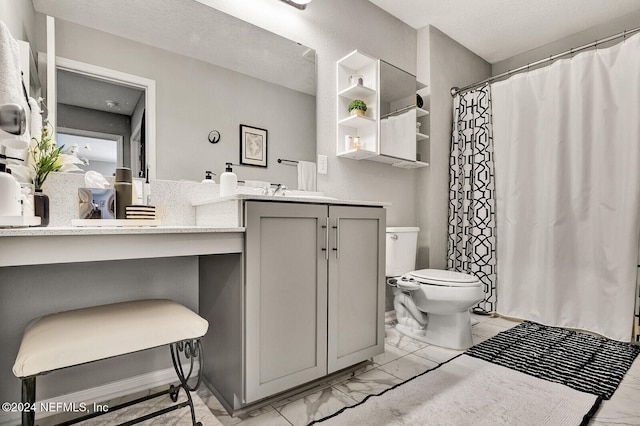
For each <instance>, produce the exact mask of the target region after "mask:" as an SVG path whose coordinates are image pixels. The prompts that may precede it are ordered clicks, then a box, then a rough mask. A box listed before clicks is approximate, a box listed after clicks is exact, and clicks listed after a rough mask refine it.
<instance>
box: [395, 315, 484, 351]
mask: <svg viewBox="0 0 640 426" xmlns="http://www.w3.org/2000/svg"><path fill="white" fill-rule="evenodd" d="M427 321H428V322H427V326H426V328H424V329H414V328H411V327H407V326H403V325H402V324H396V326H395V328H396V330H398V331H399V332H400V333H402V334H404V335H405V336H408V337H411V338H413V339H416V340H419V341H421V342H425V343H429V344H430V345H435V346H441V347H443V348H448V349H456V350H461V349H468V348H470V347H471V346H473V340H472V338H471V315H470V314H469V311H465V312H458V313H455V314H448V315H435V314H428V315H427Z"/></svg>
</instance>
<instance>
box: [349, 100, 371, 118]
mask: <svg viewBox="0 0 640 426" xmlns="http://www.w3.org/2000/svg"><path fill="white" fill-rule="evenodd" d="M366 111H367V104H365V103H364V101H363V100H360V99H356V100H355V101H351V103H350V104H349V112H350V113H351V114H359V115H364V113H365V112H366Z"/></svg>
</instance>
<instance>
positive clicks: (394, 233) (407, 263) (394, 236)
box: [385, 227, 420, 277]
mask: <svg viewBox="0 0 640 426" xmlns="http://www.w3.org/2000/svg"><path fill="white" fill-rule="evenodd" d="M418 231H420V228H417V227H396V228H387V236H386V241H387V259H386V265H385V276H387V277H395V276H398V275H402V274H405V273H407V272H411V271H413V270H415V269H416V249H417V246H418Z"/></svg>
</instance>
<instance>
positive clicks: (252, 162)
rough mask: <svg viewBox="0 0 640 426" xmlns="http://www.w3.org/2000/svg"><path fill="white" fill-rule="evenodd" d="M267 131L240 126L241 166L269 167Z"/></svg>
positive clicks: (244, 125)
mask: <svg viewBox="0 0 640 426" xmlns="http://www.w3.org/2000/svg"><path fill="white" fill-rule="evenodd" d="M267 134H268V132H267V130H266V129H260V128H259V127H253V126H248V125H246V124H241V125H240V164H246V165H248V166H257V167H267V152H268V150H267V148H268V139H267Z"/></svg>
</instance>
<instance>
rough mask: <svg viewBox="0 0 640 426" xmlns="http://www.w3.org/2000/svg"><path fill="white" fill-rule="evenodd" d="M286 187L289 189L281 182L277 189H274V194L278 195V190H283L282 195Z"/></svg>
mask: <svg viewBox="0 0 640 426" xmlns="http://www.w3.org/2000/svg"><path fill="white" fill-rule="evenodd" d="M286 189H288V188H287V187H286V186H284V185H283V184H281V183H279V184H278V186H276V189H274V190H273V195H278V191H281V192H282V195H284V192H283V191H285V190H286Z"/></svg>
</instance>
